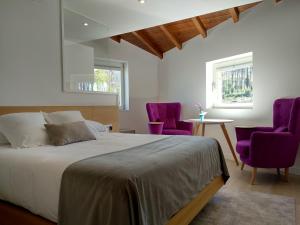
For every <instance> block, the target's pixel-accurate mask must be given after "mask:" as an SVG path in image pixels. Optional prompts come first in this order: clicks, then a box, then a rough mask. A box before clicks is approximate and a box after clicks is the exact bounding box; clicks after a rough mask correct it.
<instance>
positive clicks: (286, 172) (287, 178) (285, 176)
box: [284, 168, 289, 182]
mask: <svg viewBox="0 0 300 225" xmlns="http://www.w3.org/2000/svg"><path fill="white" fill-rule="evenodd" d="M284 180H285V181H286V182H289V168H285V169H284Z"/></svg>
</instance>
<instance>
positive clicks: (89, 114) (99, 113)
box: [0, 106, 119, 132]
mask: <svg viewBox="0 0 300 225" xmlns="http://www.w3.org/2000/svg"><path fill="white" fill-rule="evenodd" d="M40 111H42V112H56V111H80V112H81V114H82V115H83V117H84V118H85V119H88V120H94V121H97V122H100V123H102V124H112V129H113V131H115V132H117V131H119V107H118V106H0V115H5V114H9V113H20V112H40Z"/></svg>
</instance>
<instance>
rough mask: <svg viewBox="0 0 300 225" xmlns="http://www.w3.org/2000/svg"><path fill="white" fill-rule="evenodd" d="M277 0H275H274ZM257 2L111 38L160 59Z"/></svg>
mask: <svg viewBox="0 0 300 225" xmlns="http://www.w3.org/2000/svg"><path fill="white" fill-rule="evenodd" d="M277 1H278V0H275V2H277ZM259 3H260V2H256V3H251V4H247V5H242V6H238V7H234V8H231V9H227V10H222V11H218V12H214V13H209V14H206V15H201V16H197V17H193V18H189V19H184V20H180V21H176V22H172V23H168V24H164V25H159V26H156V27H150V28H146V29H143V30H138V31H134V32H130V33H125V34H120V35H117V36H113V37H111V39H113V40H114V41H117V42H121V40H125V41H128V42H129V43H131V44H133V45H135V46H137V47H139V48H142V49H144V50H145V51H147V52H149V53H151V54H153V55H156V56H157V57H159V58H161V59H162V58H163V54H164V53H165V52H167V51H169V50H170V49H172V48H175V47H177V48H178V49H181V48H182V43H184V42H186V41H188V40H190V39H191V38H193V37H195V36H197V35H199V37H201V38H206V37H207V31H208V30H210V29H212V28H213V27H215V26H217V25H219V24H221V23H223V22H224V21H226V20H228V19H232V20H233V22H234V23H237V22H238V21H239V16H240V14H242V13H243V12H245V11H247V10H249V9H251V8H253V7H254V6H256V5H257V4H259Z"/></svg>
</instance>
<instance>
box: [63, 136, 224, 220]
mask: <svg viewBox="0 0 300 225" xmlns="http://www.w3.org/2000/svg"><path fill="white" fill-rule="evenodd" d="M220 175H222V176H223V178H224V181H225V182H226V180H227V179H228V178H229V174H228V170H227V167H226V164H225V161H224V157H223V153H222V150H221V148H220V146H219V144H218V142H217V141H216V140H214V139H211V138H203V137H188V136H172V137H168V138H166V139H162V140H159V141H156V142H152V143H149V144H145V145H142V146H138V147H134V148H131V149H126V150H122V151H119V152H114V153H109V154H105V155H99V156H96V157H92V158H88V159H84V160H82V161H79V162H76V163H74V164H72V165H71V166H69V167H68V168H67V169H66V170H65V171H64V174H63V178H62V183H61V192H60V203H59V222H58V224H59V225H164V224H166V222H167V221H168V220H169V219H170V218H171V217H172V215H174V214H175V213H176V212H177V211H178V210H180V209H181V208H183V207H184V206H185V205H186V204H187V203H189V202H190V201H191V200H192V199H193V198H194V197H195V196H196V195H197V194H198V193H199V192H200V191H201V190H202V189H203V188H204V187H205V185H207V184H208V183H209V182H210V181H211V180H212V179H213V178H215V177H216V176H220Z"/></svg>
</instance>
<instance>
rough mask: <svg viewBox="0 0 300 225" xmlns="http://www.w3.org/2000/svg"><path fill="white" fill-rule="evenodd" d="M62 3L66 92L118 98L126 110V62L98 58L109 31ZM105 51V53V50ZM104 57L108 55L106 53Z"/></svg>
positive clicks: (65, 2)
mask: <svg viewBox="0 0 300 225" xmlns="http://www.w3.org/2000/svg"><path fill="white" fill-rule="evenodd" d="M61 1H63V2H62V10H61V12H62V31H63V32H62V40H63V42H62V43H63V90H64V91H65V92H75V93H89V94H90V93H99V94H113V95H118V99H119V100H118V101H119V105H120V107H121V108H124V109H125V108H126V106H125V105H126V104H125V103H126V91H125V88H126V85H127V84H126V81H127V79H126V76H127V67H128V65H127V63H126V62H123V61H118V60H114V59H110V58H105V57H104V58H101V57H96V55H101V56H102V55H103V54H99V52H98V54H97V52H96V51H101V49H105V40H106V39H103V40H102V39H101V38H103V36H104V34H105V33H107V32H108V30H109V28H108V27H107V26H105V25H104V24H102V23H100V22H98V21H95V20H93V19H91V18H89V17H88V16H85V15H83V14H82V13H79V12H80V8H77V9H76V8H74V7H73V8H72V7H69V8H68V5H70V4H68V3H69V2H70V0H61ZM104 52H105V51H104ZM104 55H105V54H104Z"/></svg>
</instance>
